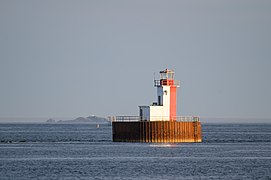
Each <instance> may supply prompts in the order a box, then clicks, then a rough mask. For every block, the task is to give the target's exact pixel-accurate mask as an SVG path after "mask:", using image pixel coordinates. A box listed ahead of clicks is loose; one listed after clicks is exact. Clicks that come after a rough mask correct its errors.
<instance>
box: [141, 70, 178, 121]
mask: <svg viewBox="0 0 271 180" xmlns="http://www.w3.org/2000/svg"><path fill="white" fill-rule="evenodd" d="M154 86H155V87H157V102H153V103H152V105H150V106H139V117H140V120H142V121H176V117H177V115H176V107H177V87H179V86H180V81H176V80H174V71H172V70H169V69H165V70H164V71H160V79H159V80H154Z"/></svg>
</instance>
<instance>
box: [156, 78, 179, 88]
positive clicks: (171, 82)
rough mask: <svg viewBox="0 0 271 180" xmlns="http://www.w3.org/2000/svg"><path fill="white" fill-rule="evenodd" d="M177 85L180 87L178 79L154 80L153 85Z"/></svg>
mask: <svg viewBox="0 0 271 180" xmlns="http://www.w3.org/2000/svg"><path fill="white" fill-rule="evenodd" d="M162 85H164V86H177V87H180V81H178V80H166V79H165V80H163V79H162V80H154V87H158V86H162Z"/></svg>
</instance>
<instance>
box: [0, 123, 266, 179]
mask: <svg viewBox="0 0 271 180" xmlns="http://www.w3.org/2000/svg"><path fill="white" fill-rule="evenodd" d="M202 128H203V142H202V143H194V144H193V143H183V144H141V143H113V142H112V141H111V138H112V137H111V126H108V125H107V124H101V125H100V128H96V125H95V124H93V125H92V124H0V179H227V180H228V179H271V124H203V125H202Z"/></svg>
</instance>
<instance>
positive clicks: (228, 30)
mask: <svg viewBox="0 0 271 180" xmlns="http://www.w3.org/2000/svg"><path fill="white" fill-rule="evenodd" d="M270 32H271V1H269V0H257V1H255V0H238V1H236V0H219V1H218V0H204V1H202V0H194V1H191V0H168V1H165V0H147V1H146V0H136V1H132V0H114V1H111V0H102V1H101V0H80V1H75V0H73V1H71V0H46V1H37V0H24V1H21V0H12V1H10V0H0V117H1V118H0V120H1V119H2V120H3V119H5V120H7V119H12V118H21V119H31V118H32V119H35V118H62V117H78V116H83V117H86V116H88V115H97V116H103V117H106V116H109V115H138V106H139V105H150V104H151V103H152V102H154V101H156V89H155V87H154V86H153V79H154V73H155V76H156V78H158V73H159V71H161V70H164V69H166V68H169V69H173V70H174V71H175V79H176V80H180V81H181V87H180V88H179V89H178V97H177V103H178V105H177V114H178V115H198V116H201V117H220V118H225V117H226V118H227V117H235V118H236V117H238V118H270V119H271V71H270V68H271V33H270Z"/></svg>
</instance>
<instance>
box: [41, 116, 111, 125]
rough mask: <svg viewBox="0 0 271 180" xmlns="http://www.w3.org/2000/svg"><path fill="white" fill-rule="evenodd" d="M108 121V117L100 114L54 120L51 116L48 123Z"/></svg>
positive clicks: (95, 122) (94, 122) (98, 122)
mask: <svg viewBox="0 0 271 180" xmlns="http://www.w3.org/2000/svg"><path fill="white" fill-rule="evenodd" d="M108 122H109V121H108V119H106V118H103V117H98V116H88V117H78V118H75V119H72V120H54V119H52V118H50V119H48V120H47V121H46V123H67V124H78V123H91V124H92V123H93V124H103V123H108Z"/></svg>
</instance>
